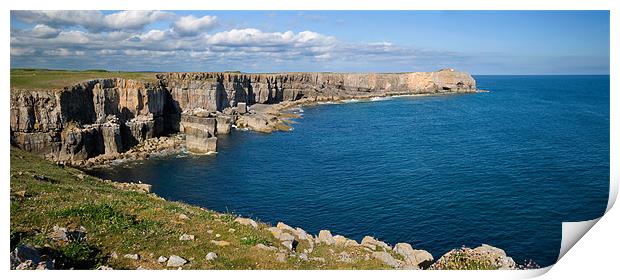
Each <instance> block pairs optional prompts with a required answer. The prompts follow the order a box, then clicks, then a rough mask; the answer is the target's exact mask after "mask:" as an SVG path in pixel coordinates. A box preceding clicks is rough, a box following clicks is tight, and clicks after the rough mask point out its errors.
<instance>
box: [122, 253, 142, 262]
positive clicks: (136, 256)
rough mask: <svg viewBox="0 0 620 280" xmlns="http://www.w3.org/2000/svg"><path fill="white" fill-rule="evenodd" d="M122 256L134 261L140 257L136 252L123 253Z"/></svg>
mask: <svg viewBox="0 0 620 280" xmlns="http://www.w3.org/2000/svg"><path fill="white" fill-rule="evenodd" d="M123 257H124V258H126V259H130V260H136V261H137V260H139V259H140V255H138V254H125V255H123Z"/></svg>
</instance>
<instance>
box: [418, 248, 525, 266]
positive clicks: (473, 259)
mask: <svg viewBox="0 0 620 280" xmlns="http://www.w3.org/2000/svg"><path fill="white" fill-rule="evenodd" d="M430 268H431V269H444V270H445V269H465V270H470V269H516V268H517V265H516V264H515V262H514V261H513V259H512V258H511V257H508V256H506V252H504V250H502V249H499V248H495V247H493V246H489V245H486V244H483V245H482V246H479V247H476V248H474V249H471V248H467V247H463V248H461V249H454V250H451V251H450V252H448V253H446V254H444V255H443V256H441V258H439V259H438V260H437V261H436V262H435V263H433V264H432V265H431V266H430Z"/></svg>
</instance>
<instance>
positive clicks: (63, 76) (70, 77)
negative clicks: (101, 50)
mask: <svg viewBox="0 0 620 280" xmlns="http://www.w3.org/2000/svg"><path fill="white" fill-rule="evenodd" d="M156 74H157V73H155V72H119V71H106V70H84V71H72V70H47V69H11V88H24V89H61V88H64V87H66V86H71V85H74V84H77V83H79V82H82V81H87V80H92V79H97V78H125V79H132V80H138V81H142V82H156V81H157V78H156V77H155V75H156Z"/></svg>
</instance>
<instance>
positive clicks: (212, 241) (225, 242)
mask: <svg viewBox="0 0 620 280" xmlns="http://www.w3.org/2000/svg"><path fill="white" fill-rule="evenodd" d="M211 243H213V244H215V245H217V246H220V247H224V246H228V245H230V242H228V241H224V240H211Z"/></svg>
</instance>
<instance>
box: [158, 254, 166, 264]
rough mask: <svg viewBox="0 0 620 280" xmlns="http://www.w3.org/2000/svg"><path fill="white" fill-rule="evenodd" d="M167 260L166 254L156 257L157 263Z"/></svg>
mask: <svg viewBox="0 0 620 280" xmlns="http://www.w3.org/2000/svg"><path fill="white" fill-rule="evenodd" d="M167 261H168V257H166V256H159V258H157V262H158V263H165V262H167Z"/></svg>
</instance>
